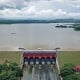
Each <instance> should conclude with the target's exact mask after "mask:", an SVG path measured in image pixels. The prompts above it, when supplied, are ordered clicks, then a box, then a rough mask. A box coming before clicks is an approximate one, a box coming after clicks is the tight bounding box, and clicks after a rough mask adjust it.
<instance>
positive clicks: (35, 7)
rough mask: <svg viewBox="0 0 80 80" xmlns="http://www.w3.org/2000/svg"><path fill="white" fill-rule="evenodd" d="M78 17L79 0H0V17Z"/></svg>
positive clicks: (79, 10) (79, 9)
mask: <svg viewBox="0 0 80 80" xmlns="http://www.w3.org/2000/svg"><path fill="white" fill-rule="evenodd" d="M3 17H5V18H33V19H36V18H40V19H46V18H50V19H55V18H79V19H80V0H0V18H3Z"/></svg>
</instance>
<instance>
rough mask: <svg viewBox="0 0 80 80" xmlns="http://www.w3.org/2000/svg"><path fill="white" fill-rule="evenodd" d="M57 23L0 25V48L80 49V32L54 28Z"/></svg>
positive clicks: (71, 29)
mask: <svg viewBox="0 0 80 80" xmlns="http://www.w3.org/2000/svg"><path fill="white" fill-rule="evenodd" d="M55 25H57V23H49V24H47V23H45V24H43V23H35V24H33V23H32V24H11V25H10V24H3V25H0V50H3V51H4V50H5V51H7V50H13V51H14V50H18V48H20V47H21V48H25V49H38V48H42V49H54V48H56V47H60V48H61V50H80V32H79V31H74V30H73V28H55Z"/></svg>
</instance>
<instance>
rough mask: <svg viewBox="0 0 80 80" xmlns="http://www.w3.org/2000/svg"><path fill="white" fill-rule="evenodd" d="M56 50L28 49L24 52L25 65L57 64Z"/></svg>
mask: <svg viewBox="0 0 80 80" xmlns="http://www.w3.org/2000/svg"><path fill="white" fill-rule="evenodd" d="M56 53H57V52H56V50H26V51H24V52H23V55H22V57H23V65H35V64H56V57H57V54H56Z"/></svg>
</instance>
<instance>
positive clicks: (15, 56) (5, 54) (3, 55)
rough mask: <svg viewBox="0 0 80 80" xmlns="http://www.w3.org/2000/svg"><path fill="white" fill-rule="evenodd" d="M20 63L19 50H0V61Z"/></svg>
mask: <svg viewBox="0 0 80 80" xmlns="http://www.w3.org/2000/svg"><path fill="white" fill-rule="evenodd" d="M6 60H7V61H9V62H16V63H20V52H16V51H0V63H4V62H5V61H6Z"/></svg>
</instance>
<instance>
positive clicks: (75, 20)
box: [0, 19, 80, 24]
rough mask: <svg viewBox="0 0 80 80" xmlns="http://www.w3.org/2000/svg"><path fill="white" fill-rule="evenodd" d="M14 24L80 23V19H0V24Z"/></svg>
mask: <svg viewBox="0 0 80 80" xmlns="http://www.w3.org/2000/svg"><path fill="white" fill-rule="evenodd" d="M16 23H80V19H54V20H37V19H36V20H32V19H30V20H29V19H28V20H27V19H26V20H25V19H0V24H16Z"/></svg>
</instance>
